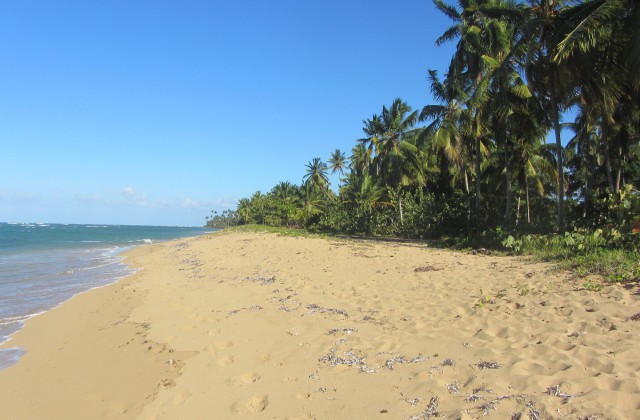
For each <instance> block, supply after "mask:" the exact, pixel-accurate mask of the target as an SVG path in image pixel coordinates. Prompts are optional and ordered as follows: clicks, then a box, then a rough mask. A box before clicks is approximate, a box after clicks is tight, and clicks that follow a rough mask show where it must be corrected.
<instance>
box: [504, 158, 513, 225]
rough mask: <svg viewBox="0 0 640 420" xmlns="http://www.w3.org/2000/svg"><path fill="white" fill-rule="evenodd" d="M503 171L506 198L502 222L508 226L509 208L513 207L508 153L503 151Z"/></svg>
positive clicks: (509, 220) (509, 221)
mask: <svg viewBox="0 0 640 420" xmlns="http://www.w3.org/2000/svg"><path fill="white" fill-rule="evenodd" d="M504 172H505V177H506V181H507V182H506V188H505V194H506V199H507V206H506V207H507V208H506V209H505V214H504V224H505V226H507V227H509V226H510V225H511V210H512V208H513V203H512V201H513V200H512V196H511V162H510V158H509V153H508V152H507V151H505V162H504Z"/></svg>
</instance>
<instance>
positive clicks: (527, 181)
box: [525, 179, 531, 225]
mask: <svg viewBox="0 0 640 420" xmlns="http://www.w3.org/2000/svg"><path fill="white" fill-rule="evenodd" d="M525 189H526V191H527V224H528V225H530V224H531V203H530V202H529V180H528V179H526V180H525Z"/></svg>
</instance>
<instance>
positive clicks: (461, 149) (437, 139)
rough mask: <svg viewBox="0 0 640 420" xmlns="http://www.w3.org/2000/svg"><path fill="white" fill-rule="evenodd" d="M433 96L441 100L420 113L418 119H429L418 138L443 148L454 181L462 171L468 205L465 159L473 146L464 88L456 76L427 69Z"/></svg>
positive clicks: (425, 107) (467, 179)
mask: <svg viewBox="0 0 640 420" xmlns="http://www.w3.org/2000/svg"><path fill="white" fill-rule="evenodd" d="M429 81H430V87H431V94H432V96H433V97H434V98H435V99H436V100H437V101H438V102H440V104H432V105H426V106H424V107H423V108H422V112H421V113H420V121H431V122H430V123H429V124H428V125H427V127H426V129H425V130H424V131H423V133H422V134H421V141H422V142H424V141H425V139H430V141H429V143H430V146H431V148H432V149H433V150H432V151H433V152H437V151H442V152H443V155H444V157H445V158H446V159H447V160H448V162H449V163H450V165H451V168H452V169H453V172H454V177H453V182H455V180H456V178H457V176H458V175H459V174H462V176H463V180H464V188H465V192H466V195H467V208H468V209H469V211H470V210H471V205H470V193H471V191H470V187H469V178H468V171H469V168H468V167H467V165H468V159H469V154H470V149H471V147H472V144H473V142H472V139H471V137H472V136H471V133H470V129H469V123H470V115H469V109H468V108H467V107H466V106H465V101H466V100H467V99H468V98H467V95H466V92H465V91H464V90H463V89H462V88H461V86H460V85H459V84H456V83H455V80H452V79H445V80H444V82H441V81H440V80H439V79H438V73H437V72H436V71H435V70H429Z"/></svg>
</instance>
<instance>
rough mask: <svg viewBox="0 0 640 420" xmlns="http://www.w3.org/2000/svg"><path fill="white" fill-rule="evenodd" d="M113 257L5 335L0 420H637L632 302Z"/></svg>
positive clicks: (288, 246)
mask: <svg viewBox="0 0 640 420" xmlns="http://www.w3.org/2000/svg"><path fill="white" fill-rule="evenodd" d="M124 257H125V261H124V262H125V264H126V265H127V266H129V267H133V268H134V269H137V272H136V273H134V274H132V275H130V276H127V277H125V278H122V279H120V280H119V281H117V282H116V283H113V284H110V285H106V286H102V287H99V288H97V289H92V290H90V293H84V292H83V293H81V294H79V295H76V296H75V297H74V298H72V299H70V300H68V301H66V302H65V303H64V304H62V305H60V306H58V307H57V308H55V309H52V310H50V311H47V312H45V313H44V314H42V315H40V316H38V317H35V318H31V319H29V320H28V321H29V322H26V324H25V326H24V328H22V329H21V330H20V331H18V332H17V333H15V334H14V335H13V337H14V338H13V339H12V340H11V347H15V346H17V345H19V346H20V347H23V348H24V349H25V350H26V354H24V355H23V357H22V359H21V360H20V362H19V363H18V364H16V365H12V366H10V367H8V368H6V369H4V370H2V371H0V399H2V400H6V401H2V404H0V405H2V406H3V408H4V409H5V410H4V411H3V414H4V413H6V415H8V416H9V417H10V418H16V419H21V418H25V419H26V418H37V417H43V416H44V417H51V418H91V417H94V418H95V417H98V418H111V417H119V418H202V417H203V416H204V417H206V415H204V414H203V413H207V415H209V416H210V415H216V416H218V417H237V418H243V417H246V416H249V415H251V416H255V417H257V418H319V419H324V418H335V416H336V415H340V416H342V417H350V418H376V417H380V418H411V417H416V418H420V416H422V417H425V418H426V417H427V416H433V415H434V414H435V413H436V412H437V413H440V414H441V415H444V416H445V417H447V418H462V417H465V416H467V417H465V418H476V417H482V416H483V414H484V413H485V412H487V413H488V414H490V415H494V416H497V417H499V418H502V417H511V416H512V415H514V414H518V413H520V414H521V415H522V416H523V417H522V418H526V417H527V416H529V415H531V413H533V412H538V413H539V415H541V416H542V417H543V418H546V417H563V416H566V417H568V418H575V417H578V416H582V417H585V416H589V415H599V416H601V417H605V418H616V417H618V418H620V417H629V416H634V415H637V414H638V412H639V411H638V410H639V408H640V381H639V380H638V379H637V378H636V374H635V372H636V371H637V370H638V369H639V368H640V356H637V355H636V354H635V353H636V352H635V351H634V348H637V346H638V344H639V341H640V334H639V333H640V322H634V321H630V320H629V319H628V317H630V316H631V315H633V314H635V313H637V312H638V310H639V306H638V303H639V297H638V295H637V291H634V290H626V289H624V288H623V287H619V286H616V285H611V286H606V287H605V288H603V290H602V291H600V292H598V293H596V292H588V291H586V290H580V288H579V287H576V286H575V284H572V283H571V282H568V281H567V278H566V276H564V275H562V274H559V275H557V274H548V273H547V271H548V268H549V266H548V265H545V264H541V263H533V262H530V261H525V260H523V259H521V258H513V257H493V256H482V255H469V254H461V253H455V252H452V251H445V250H439V249H429V248H427V247H426V246H425V245H423V244H415V243H381V242H377V241H359V240H351V239H348V240H347V239H337V238H299V237H295V238H292V237H281V236H278V235H274V234H265V233H240V232H232V233H228V232H218V233H216V234H206V235H201V236H197V237H192V238H184V239H177V240H172V241H168V242H162V243H157V244H152V245H147V246H144V247H136V248H134V249H131V250H129V251H127V252H125V253H124ZM7 344H8V342H6V343H4V344H3V345H1V346H0V348H3V349H4V348H7V347H9V346H7ZM364 390H366V391H364Z"/></svg>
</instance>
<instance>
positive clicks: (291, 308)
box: [277, 306, 298, 312]
mask: <svg viewBox="0 0 640 420" xmlns="http://www.w3.org/2000/svg"><path fill="white" fill-rule="evenodd" d="M277 309H278V310H279V311H285V312H293V311H295V310H296V309H298V308H297V307H296V308H293V307H288V306H278V308H277Z"/></svg>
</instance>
